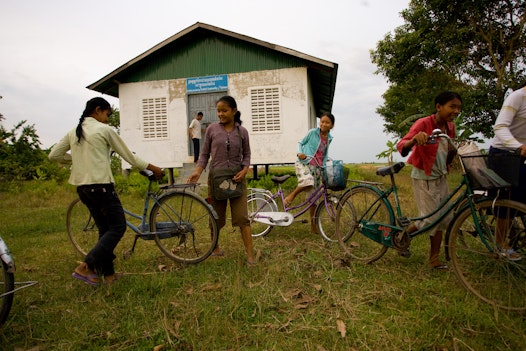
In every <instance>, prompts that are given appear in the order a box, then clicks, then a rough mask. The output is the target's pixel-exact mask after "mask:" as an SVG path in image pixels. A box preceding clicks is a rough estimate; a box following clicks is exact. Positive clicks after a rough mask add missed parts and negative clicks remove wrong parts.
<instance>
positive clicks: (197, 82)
mask: <svg viewBox="0 0 526 351" xmlns="http://www.w3.org/2000/svg"><path fill="white" fill-rule="evenodd" d="M227 89H228V77H227V75H226V74H222V75H219V76H208V77H196V78H187V79H186V92H187V93H204V92H207V91H220V90H227Z"/></svg>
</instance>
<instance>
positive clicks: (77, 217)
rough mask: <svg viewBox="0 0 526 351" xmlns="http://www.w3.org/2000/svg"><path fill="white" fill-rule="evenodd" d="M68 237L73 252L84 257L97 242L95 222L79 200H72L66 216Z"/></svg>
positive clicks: (97, 234)
mask: <svg viewBox="0 0 526 351" xmlns="http://www.w3.org/2000/svg"><path fill="white" fill-rule="evenodd" d="M66 228H67V232H68V237H69V240H70V241H71V243H72V244H73V247H74V248H75V250H76V251H77V252H78V253H80V254H81V255H82V257H85V256H86V255H87V253H88V252H89V251H90V250H91V249H92V248H93V247H94V246H95V244H96V243H97V241H98V240H99V231H98V229H97V226H96V225H95V221H94V220H93V218H92V217H91V214H90V212H89V210H88V208H87V207H86V205H84V204H83V203H82V201H80V199H75V200H73V201H72V202H71V203H70V205H69V207H68V210H67V214H66Z"/></svg>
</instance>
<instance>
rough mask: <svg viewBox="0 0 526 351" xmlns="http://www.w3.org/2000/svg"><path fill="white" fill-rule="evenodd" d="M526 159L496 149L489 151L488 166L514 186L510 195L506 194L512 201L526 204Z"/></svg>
mask: <svg viewBox="0 0 526 351" xmlns="http://www.w3.org/2000/svg"><path fill="white" fill-rule="evenodd" d="M525 161H526V159H525V158H524V157H519V156H518V155H516V154H513V153H510V152H509V151H507V150H501V149H497V148H494V147H490V149H489V158H488V166H489V168H491V169H493V170H494V171H495V173H497V174H498V175H500V176H501V177H502V178H503V179H504V180H506V181H508V182H509V183H511V184H512V187H511V189H510V190H511V191H510V194H508V193H505V195H506V196H508V197H509V198H510V199H511V200H514V201H519V202H522V203H526V164H525Z"/></svg>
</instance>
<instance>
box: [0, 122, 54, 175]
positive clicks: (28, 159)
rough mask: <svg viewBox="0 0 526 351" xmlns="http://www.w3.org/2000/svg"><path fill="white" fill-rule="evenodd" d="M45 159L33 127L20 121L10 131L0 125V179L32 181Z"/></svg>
mask: <svg viewBox="0 0 526 351" xmlns="http://www.w3.org/2000/svg"><path fill="white" fill-rule="evenodd" d="M46 158H47V157H46V153H45V152H44V151H42V150H41V149H40V141H39V138H38V135H37V133H36V130H35V126H34V125H27V124H26V121H21V122H19V123H18V124H16V125H15V126H14V127H13V129H11V130H10V131H8V130H7V129H5V128H4V127H3V126H2V125H0V179H3V180H13V179H33V178H34V177H36V176H37V168H38V167H39V166H40V165H41V164H42V163H43V162H45V161H46Z"/></svg>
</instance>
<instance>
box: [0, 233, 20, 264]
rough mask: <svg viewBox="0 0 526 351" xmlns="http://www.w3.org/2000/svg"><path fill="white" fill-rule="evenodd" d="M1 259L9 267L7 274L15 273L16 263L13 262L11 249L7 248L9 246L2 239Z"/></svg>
mask: <svg viewBox="0 0 526 351" xmlns="http://www.w3.org/2000/svg"><path fill="white" fill-rule="evenodd" d="M0 258H1V259H2V261H4V262H5V264H6V265H7V272H8V273H15V271H16V268H15V261H14V260H13V257H12V256H11V253H10V252H9V249H8V248H7V245H6V243H5V241H4V240H3V239H2V238H0Z"/></svg>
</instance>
